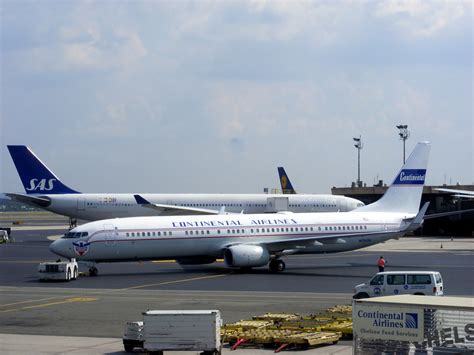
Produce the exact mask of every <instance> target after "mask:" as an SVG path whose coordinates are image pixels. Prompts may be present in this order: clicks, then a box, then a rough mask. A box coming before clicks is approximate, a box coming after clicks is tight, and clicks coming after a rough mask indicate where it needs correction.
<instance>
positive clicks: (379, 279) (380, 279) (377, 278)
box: [370, 275, 384, 285]
mask: <svg viewBox="0 0 474 355" xmlns="http://www.w3.org/2000/svg"><path fill="white" fill-rule="evenodd" d="M383 276H384V275H377V276H375V277H374V278H373V279H372V280H371V281H370V284H371V285H383Z"/></svg>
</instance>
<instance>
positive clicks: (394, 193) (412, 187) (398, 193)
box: [353, 142, 431, 215]
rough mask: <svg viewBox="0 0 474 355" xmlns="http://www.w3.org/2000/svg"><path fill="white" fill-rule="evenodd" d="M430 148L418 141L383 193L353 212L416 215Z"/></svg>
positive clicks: (427, 144) (428, 145) (429, 145)
mask: <svg viewBox="0 0 474 355" xmlns="http://www.w3.org/2000/svg"><path fill="white" fill-rule="evenodd" d="M430 149H431V144H430V143H428V142H420V143H418V144H417V145H416V147H415V149H414V150H413V152H412V153H411V154H410V156H409V157H408V159H407V160H406V163H405V164H404V165H403V167H402V169H401V170H400V172H399V173H398V174H397V176H396V177H395V180H394V181H393V183H392V185H390V187H389V188H388V190H387V191H386V192H385V194H384V195H383V196H382V197H381V198H380V199H379V200H378V201H376V202H374V203H371V204H370V205H366V206H363V207H360V208H357V209H356V210H354V211H353V212H401V213H407V214H413V215H416V214H417V213H418V211H419V209H420V201H421V194H422V193H423V186H424V184H425V176H426V168H427V165H428V156H429V153H430Z"/></svg>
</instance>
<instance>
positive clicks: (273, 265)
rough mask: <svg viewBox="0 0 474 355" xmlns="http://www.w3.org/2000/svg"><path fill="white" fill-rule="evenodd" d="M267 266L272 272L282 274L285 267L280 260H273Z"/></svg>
mask: <svg viewBox="0 0 474 355" xmlns="http://www.w3.org/2000/svg"><path fill="white" fill-rule="evenodd" d="M268 266H269V268H270V270H271V271H273V272H282V271H283V270H285V267H286V265H285V262H284V261H283V260H280V259H273V260H272V261H270V264H269V265H268Z"/></svg>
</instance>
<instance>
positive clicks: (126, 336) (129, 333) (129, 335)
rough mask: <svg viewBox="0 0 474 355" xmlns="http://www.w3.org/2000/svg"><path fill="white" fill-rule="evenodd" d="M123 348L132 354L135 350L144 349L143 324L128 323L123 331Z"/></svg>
mask: <svg viewBox="0 0 474 355" xmlns="http://www.w3.org/2000/svg"><path fill="white" fill-rule="evenodd" d="M122 341H123V347H124V349H125V351H126V352H128V353H130V352H132V351H133V349H134V348H143V322H141V321H137V322H127V324H125V327H124V330H123V338H122Z"/></svg>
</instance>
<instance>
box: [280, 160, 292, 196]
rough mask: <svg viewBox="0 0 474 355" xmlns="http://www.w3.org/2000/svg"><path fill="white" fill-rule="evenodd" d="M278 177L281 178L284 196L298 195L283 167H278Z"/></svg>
mask: <svg viewBox="0 0 474 355" xmlns="http://www.w3.org/2000/svg"><path fill="white" fill-rule="evenodd" d="M278 175H279V176H280V184H281V190H282V191H283V193H284V194H296V191H295V189H294V188H293V185H291V182H290V179H289V178H288V175H287V174H286V171H285V169H284V168H283V167H281V166H280V167H278Z"/></svg>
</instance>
